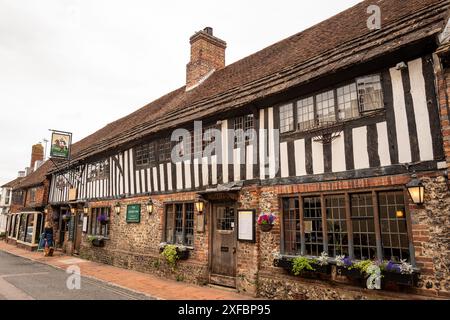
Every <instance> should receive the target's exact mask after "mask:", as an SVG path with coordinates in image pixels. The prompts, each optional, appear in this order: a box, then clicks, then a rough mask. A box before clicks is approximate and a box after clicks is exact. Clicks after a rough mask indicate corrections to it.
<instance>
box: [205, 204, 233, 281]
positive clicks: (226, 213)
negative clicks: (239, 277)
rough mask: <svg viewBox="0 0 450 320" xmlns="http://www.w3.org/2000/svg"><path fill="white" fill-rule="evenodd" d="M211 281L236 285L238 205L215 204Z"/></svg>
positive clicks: (212, 230)
mask: <svg viewBox="0 0 450 320" xmlns="http://www.w3.org/2000/svg"><path fill="white" fill-rule="evenodd" d="M211 232H212V236H211V239H212V252H211V275H210V281H211V283H213V284H218V285H222V286H226V287H236V245H237V241H236V206H235V205H234V204H216V205H213V212H212V228H211Z"/></svg>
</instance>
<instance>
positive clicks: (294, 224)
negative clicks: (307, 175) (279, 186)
mask: <svg viewBox="0 0 450 320" xmlns="http://www.w3.org/2000/svg"><path fill="white" fill-rule="evenodd" d="M283 223H284V250H285V253H287V254H291V255H295V254H300V253H301V235H300V206H299V200H298V198H284V199H283Z"/></svg>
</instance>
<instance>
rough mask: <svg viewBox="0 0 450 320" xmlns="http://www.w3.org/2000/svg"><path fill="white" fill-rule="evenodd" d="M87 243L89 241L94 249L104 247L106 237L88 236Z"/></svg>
mask: <svg viewBox="0 0 450 320" xmlns="http://www.w3.org/2000/svg"><path fill="white" fill-rule="evenodd" d="M87 241H89V242H90V243H91V244H92V246H94V247H104V246H105V237H103V236H92V235H91V236H88V237H87Z"/></svg>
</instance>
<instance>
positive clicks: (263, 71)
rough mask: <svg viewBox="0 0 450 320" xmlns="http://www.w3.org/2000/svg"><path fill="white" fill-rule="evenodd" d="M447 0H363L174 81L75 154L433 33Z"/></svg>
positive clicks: (115, 144) (78, 157)
mask: <svg viewBox="0 0 450 320" xmlns="http://www.w3.org/2000/svg"><path fill="white" fill-rule="evenodd" d="M372 4H377V5H379V6H380V8H381V12H382V28H381V30H377V31H370V30H369V29H368V28H367V19H368V17H369V15H368V14H367V8H368V6H369V5H372ZM448 8H449V1H448V0H402V1H399V0H378V1H373V0H367V1H363V2H361V3H359V4H357V5H355V6H354V7H352V8H350V9H348V10H346V11H344V12H342V13H339V14H337V15H335V16H333V17H331V18H330V19H328V20H325V21H323V22H321V23H319V24H317V25H315V26H313V27H311V28H309V29H307V30H305V31H302V32H300V33H297V34H295V35H293V36H291V37H289V38H287V39H284V40H282V41H280V42H277V43H275V44H273V45H271V46H269V47H267V48H265V49H263V50H261V51H258V52H256V53H254V54H252V55H250V56H248V57H246V58H244V59H242V60H239V61H237V62H235V63H233V64H231V65H229V66H226V67H225V68H224V69H221V70H218V71H216V72H215V73H214V74H213V75H212V76H210V77H209V78H208V79H207V80H206V81H205V82H204V83H203V84H202V85H200V86H198V87H197V88H195V89H194V90H191V91H188V92H186V91H185V87H182V88H179V89H177V90H175V91H173V92H171V93H169V94H167V95H165V96H163V97H161V98H159V99H157V100H156V101H154V102H152V103H150V104H148V105H146V106H144V107H143V108H141V109H139V110H137V111H136V112H134V113H132V114H130V115H128V116H126V117H124V118H122V119H119V120H117V121H115V122H113V123H111V124H108V125H107V126H106V127H104V128H102V129H100V130H99V131H97V132H95V133H94V134H92V135H90V136H88V137H86V138H85V139H83V140H81V141H79V142H78V143H76V144H74V146H73V149H72V155H73V159H74V160H75V161H82V160H84V159H86V158H88V157H91V156H93V155H95V154H98V153H101V152H105V151H107V150H112V149H115V148H120V146H121V145H123V144H124V143H127V142H130V141H134V140H136V139H140V138H143V137H147V136H149V135H150V134H153V133H155V132H157V131H161V130H165V129H170V128H173V127H175V126H178V125H180V124H181V123H187V122H191V121H192V120H194V119H201V118H203V119H205V118H207V117H208V116H211V115H213V114H216V113H218V112H226V111H228V110H231V109H234V108H238V107H242V106H245V105H248V104H249V103H251V102H253V101H255V100H258V99H261V98H264V97H267V96H270V95H273V94H276V93H279V92H282V91H283V90H287V89H288V88H290V87H293V86H298V85H302V84H304V83H306V82H308V81H311V80H314V79H318V78H320V77H322V76H324V75H326V74H329V73H332V72H337V71H339V70H343V69H344V68H345V67H348V66H351V65H354V64H358V63H363V62H367V61H370V60H371V59H374V58H376V57H380V56H382V55H383V54H385V53H386V52H390V51H395V50H398V49H399V48H401V47H404V46H406V45H408V44H410V43H413V42H416V41H418V40H421V39H425V38H429V37H433V36H435V35H436V34H437V33H439V32H441V31H442V29H443V27H444V26H445V20H446V19H447V16H448V15H447V10H448Z"/></svg>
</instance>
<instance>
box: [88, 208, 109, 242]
mask: <svg viewBox="0 0 450 320" xmlns="http://www.w3.org/2000/svg"><path fill="white" fill-rule="evenodd" d="M110 217H111V212H110V208H109V207H104V208H92V210H91V215H90V227H89V233H90V234H91V235H94V236H103V237H108V236H109V219H110Z"/></svg>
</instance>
